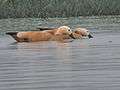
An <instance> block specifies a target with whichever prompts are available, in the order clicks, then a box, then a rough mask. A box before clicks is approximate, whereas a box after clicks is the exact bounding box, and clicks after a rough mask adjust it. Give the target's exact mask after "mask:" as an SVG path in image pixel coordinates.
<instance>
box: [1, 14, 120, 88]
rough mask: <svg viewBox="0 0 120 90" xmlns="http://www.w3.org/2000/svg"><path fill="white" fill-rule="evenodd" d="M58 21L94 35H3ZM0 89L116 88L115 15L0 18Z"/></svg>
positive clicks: (119, 50)
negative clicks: (23, 38) (63, 39)
mask: <svg viewBox="0 0 120 90" xmlns="http://www.w3.org/2000/svg"><path fill="white" fill-rule="evenodd" d="M61 25H68V26H70V27H71V28H75V27H79V26H81V27H86V28H87V29H89V30H90V32H92V35H93V36H94V38H92V39H82V40H74V41H73V42H69V43H60V42H55V41H47V42H34V43H16V42H15V40H14V39H13V38H12V37H10V36H7V35H5V32H8V31H28V30H33V29H35V28H36V27H58V26H61ZM0 90H120V16H101V17H97V16H96V17H95V16H92V17H71V18H49V19H47V20H42V19H39V18H19V19H1V20H0Z"/></svg>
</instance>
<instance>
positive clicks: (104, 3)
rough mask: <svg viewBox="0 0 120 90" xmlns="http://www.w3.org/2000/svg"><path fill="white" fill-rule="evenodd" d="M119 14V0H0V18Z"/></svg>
mask: <svg viewBox="0 0 120 90" xmlns="http://www.w3.org/2000/svg"><path fill="white" fill-rule="evenodd" d="M118 14H120V0H0V18H23V17H25V18H28V17H32V18H33V17H38V18H48V17H77V16H92V15H99V16H100V15H118Z"/></svg>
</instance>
